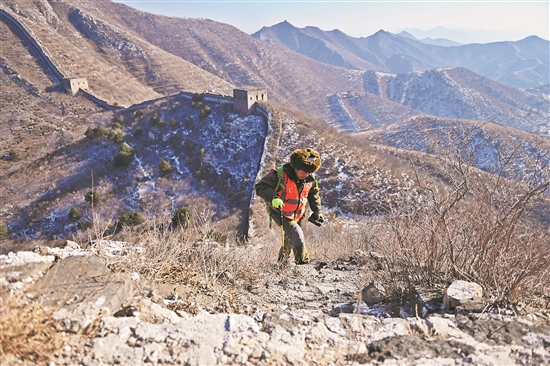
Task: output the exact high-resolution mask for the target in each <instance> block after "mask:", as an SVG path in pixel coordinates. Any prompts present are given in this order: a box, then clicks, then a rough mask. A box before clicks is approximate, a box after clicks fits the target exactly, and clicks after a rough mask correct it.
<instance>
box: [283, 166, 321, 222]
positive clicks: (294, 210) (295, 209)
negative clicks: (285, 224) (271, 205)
mask: <svg viewBox="0 0 550 366" xmlns="http://www.w3.org/2000/svg"><path fill="white" fill-rule="evenodd" d="M313 183H314V182H307V183H304V188H303V189H302V192H301V193H300V192H298V186H297V185H296V182H294V181H293V180H292V179H289V178H288V176H287V174H286V172H284V185H283V186H282V188H281V189H280V190H279V191H278V192H277V194H278V195H279V197H281V199H282V200H283V202H284V205H283V208H282V210H283V216H284V217H286V218H287V219H289V220H296V221H298V220H300V218H301V217H302V216H303V215H304V212H305V207H306V203H307V196H308V194H309V191H310V190H311V187H313Z"/></svg>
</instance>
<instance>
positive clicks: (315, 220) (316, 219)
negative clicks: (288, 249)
mask: <svg viewBox="0 0 550 366" xmlns="http://www.w3.org/2000/svg"><path fill="white" fill-rule="evenodd" d="M307 221H309V222H311V223H312V224H313V225H316V226H321V224H322V223H323V222H325V220H324V219H323V215H322V214H321V215H319V214H318V213H317V214H315V213H312V214H311V216H310V217H309V219H307Z"/></svg>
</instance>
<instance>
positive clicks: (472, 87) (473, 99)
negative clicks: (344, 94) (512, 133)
mask: <svg viewBox="0 0 550 366" xmlns="http://www.w3.org/2000/svg"><path fill="white" fill-rule="evenodd" d="M365 90H366V91H367V92H369V93H372V94H374V95H377V96H380V97H383V98H387V99H389V100H391V101H394V102H398V103H400V104H403V105H405V106H407V107H409V108H411V109H414V110H417V111H419V112H422V113H425V114H430V115H434V116H438V117H443V118H459V119H460V118H461V119H475V120H481V121H491V122H495V123H497V124H500V125H502V126H509V127H514V128H517V129H521V130H524V131H528V132H532V133H536V134H539V135H542V136H545V137H548V136H549V132H550V122H549V121H550V114H549V113H550V110H549V108H548V107H549V104H548V102H547V101H545V100H543V99H539V98H537V97H534V96H532V95H531V94H527V93H524V92H521V91H519V90H517V89H514V88H511V87H508V86H505V85H502V84H499V83H497V82H494V81H492V80H490V79H487V78H484V77H480V76H479V75H477V74H475V73H473V72H471V71H469V70H468V69H465V68H449V69H435V70H429V71H424V72H417V73H406V74H387V73H376V72H371V71H369V72H367V73H365Z"/></svg>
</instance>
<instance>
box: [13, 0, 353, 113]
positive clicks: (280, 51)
mask: <svg viewBox="0 0 550 366" xmlns="http://www.w3.org/2000/svg"><path fill="white" fill-rule="evenodd" d="M2 7H4V9H5V10H6V11H7V12H8V13H10V14H11V15H12V16H14V17H15V18H16V19H18V20H20V21H22V23H23V24H24V26H26V27H27V28H30V29H32V32H33V34H34V36H35V38H37V39H38V41H39V43H40V44H42V45H43V46H44V47H45V48H47V49H48V50H49V53H50V54H51V55H56V56H55V63H56V64H57V65H59V68H60V69H61V70H62V72H63V73H64V74H65V75H67V76H68V77H86V78H88V81H89V85H90V88H91V89H92V91H93V92H94V93H96V94H97V95H100V96H101V97H102V98H103V99H105V100H107V101H109V102H110V103H111V104H112V103H115V102H116V103H118V104H119V105H125V106H129V105H131V104H136V103H139V102H142V101H144V100H147V99H152V98H155V97H158V96H160V95H171V94H175V93H177V92H179V91H182V90H184V91H191V92H205V91H209V92H212V93H220V94H225V95H231V88H232V86H240V85H269V86H270V88H269V90H270V97H271V98H273V99H275V100H278V101H279V102H282V103H285V104H288V105H292V106H295V107H299V108H301V109H303V110H306V111H308V112H309V113H312V114H317V115H318V116H319V115H320V113H319V112H318V111H319V110H321V109H322V106H323V97H324V95H325V94H326V93H327V92H330V91H332V92H336V91H338V90H341V89H343V90H358V89H360V88H362V85H361V84H362V83H361V75H360V73H358V72H354V71H352V70H347V69H339V68H335V67H332V66H328V65H325V64H322V63H319V62H315V61H312V60H311V59H309V58H307V57H304V56H301V55H299V54H296V53H294V52H290V51H289V50H288V49H287V48H285V47H282V46H280V45H277V44H266V43H264V42H259V41H258V40H256V39H254V38H252V37H250V36H248V35H247V34H245V33H243V32H241V31H239V30H238V29H236V28H234V27H231V26H228V25H225V24H222V23H216V22H212V21H209V20H204V19H188V18H170V17H164V16H157V15H153V14H147V13H144V12H141V11H138V10H135V9H132V8H130V7H128V6H125V5H121V4H117V3H113V2H110V1H77V0H71V1H58V2H54V3H49V2H46V1H43V0H37V1H34V2H26V3H23V4H20V3H18V2H16V1H14V2H11V1H6V2H3V3H2ZM167 34H174V35H175V36H174V37H166V35H167ZM179 39H185V40H187V41H186V42H179V41H178V40H179ZM237 49H238V50H239V52H235V50H237ZM84 59H87V60H90V62H82V61H79V60H84ZM113 65H116V66H113ZM289 66H291V67H289ZM182 75H185V76H186V77H182ZM321 75H322V77H321Z"/></svg>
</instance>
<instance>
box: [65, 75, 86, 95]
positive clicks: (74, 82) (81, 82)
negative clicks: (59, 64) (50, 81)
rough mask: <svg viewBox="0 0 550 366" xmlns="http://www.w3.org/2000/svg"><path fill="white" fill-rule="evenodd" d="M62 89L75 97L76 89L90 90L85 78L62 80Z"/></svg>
mask: <svg viewBox="0 0 550 366" xmlns="http://www.w3.org/2000/svg"><path fill="white" fill-rule="evenodd" d="M63 87H64V88H65V90H67V91H69V92H71V94H72V95H75V94H76V92H77V91H78V89H82V90H90V88H89V87H88V79H86V78H76V79H63Z"/></svg>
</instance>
